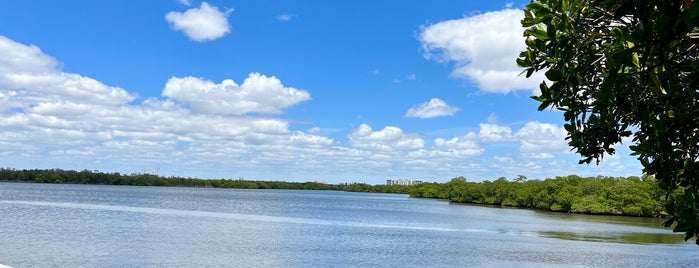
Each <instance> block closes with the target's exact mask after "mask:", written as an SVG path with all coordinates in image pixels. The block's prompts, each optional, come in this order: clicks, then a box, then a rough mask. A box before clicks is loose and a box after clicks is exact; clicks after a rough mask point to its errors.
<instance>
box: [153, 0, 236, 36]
mask: <svg viewBox="0 0 699 268" xmlns="http://www.w3.org/2000/svg"><path fill="white" fill-rule="evenodd" d="M231 12H233V9H228V10H226V11H221V10H219V9H218V7H215V6H211V5H209V4H208V3H206V2H202V3H201V6H199V8H196V7H195V8H191V9H188V10H187V11H185V12H177V11H171V12H168V13H167V14H165V20H167V22H169V23H170V26H171V27H172V28H173V29H175V30H178V31H182V32H184V34H185V35H187V37H189V39H191V40H193V41H197V42H204V41H209V40H215V39H218V38H221V37H223V36H224V35H226V34H227V33H229V32H230V31H231V26H230V24H229V23H228V16H229V15H230V13H231Z"/></svg>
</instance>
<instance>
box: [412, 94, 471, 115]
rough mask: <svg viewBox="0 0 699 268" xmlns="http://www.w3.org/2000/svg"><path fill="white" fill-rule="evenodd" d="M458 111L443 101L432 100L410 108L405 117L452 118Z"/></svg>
mask: <svg viewBox="0 0 699 268" xmlns="http://www.w3.org/2000/svg"><path fill="white" fill-rule="evenodd" d="M457 111H459V108H458V107H454V106H449V105H448V104H447V103H446V102H444V101H443V100H440V99H437V98H433V99H431V100H430V101H429V102H424V103H421V104H419V105H416V106H413V107H410V109H408V112H407V113H405V116H406V117H417V118H422V119H426V118H435V117H440V116H452V115H454V113H456V112H457Z"/></svg>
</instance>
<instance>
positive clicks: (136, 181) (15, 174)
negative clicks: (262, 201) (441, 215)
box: [0, 168, 409, 194]
mask: <svg viewBox="0 0 699 268" xmlns="http://www.w3.org/2000/svg"><path fill="white" fill-rule="evenodd" d="M0 181H5V182H36V183H68V184H96V185H131V186H169V187H211V188H237V189H289V190H339V191H350V192H374V193H401V194H407V193H408V189H409V186H405V185H390V186H389V185H369V184H366V183H352V184H343V185H334V184H325V183H321V182H287V181H263V180H245V179H198V178H184V177H162V176H158V175H153V174H147V173H134V174H120V173H118V172H114V173H106V172H100V171H92V170H82V171H75V170H63V169H21V170H18V169H11V168H0Z"/></svg>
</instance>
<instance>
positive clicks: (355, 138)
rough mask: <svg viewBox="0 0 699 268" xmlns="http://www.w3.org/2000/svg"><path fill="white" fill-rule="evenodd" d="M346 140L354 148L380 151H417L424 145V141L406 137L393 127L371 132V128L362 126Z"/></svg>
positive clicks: (365, 125) (401, 131)
mask: <svg viewBox="0 0 699 268" xmlns="http://www.w3.org/2000/svg"><path fill="white" fill-rule="evenodd" d="M348 138H349V142H350V144H351V145H352V147H354V148H359V149H370V150H380V151H393V150H401V149H418V148H422V147H424V145H425V141H424V140H422V139H421V138H419V137H414V136H410V135H407V134H405V133H403V130H401V129H400V128H398V127H394V126H387V127H385V128H383V129H382V130H379V131H373V130H372V128H371V126H369V125H367V124H362V125H360V126H359V128H357V129H355V130H354V131H353V132H352V133H351V134H350V135H349V137H348Z"/></svg>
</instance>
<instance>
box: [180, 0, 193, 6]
mask: <svg viewBox="0 0 699 268" xmlns="http://www.w3.org/2000/svg"><path fill="white" fill-rule="evenodd" d="M178 2H180V4H183V5H185V6H191V5H192V2H191V1H189V0H178Z"/></svg>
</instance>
